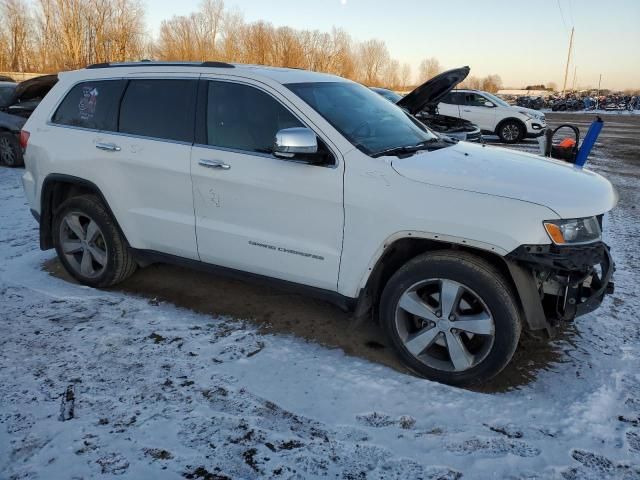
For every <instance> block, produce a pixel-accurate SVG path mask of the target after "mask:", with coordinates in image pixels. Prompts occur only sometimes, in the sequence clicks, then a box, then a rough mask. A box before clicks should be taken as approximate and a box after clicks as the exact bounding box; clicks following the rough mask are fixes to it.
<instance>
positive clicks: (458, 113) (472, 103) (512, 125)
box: [438, 90, 547, 143]
mask: <svg viewBox="0 0 640 480" xmlns="http://www.w3.org/2000/svg"><path fill="white" fill-rule="evenodd" d="M440 102H441V103H440V104H439V105H438V111H439V112H440V113H441V114H442V115H449V116H452V117H460V118H463V119H465V120H469V121H470V122H473V123H475V124H476V125H478V126H479V127H480V129H481V130H482V132H483V133H487V134H495V135H498V137H500V140H502V141H503V142H505V143H517V142H520V141H521V140H522V139H523V138H525V137H537V136H540V135H542V134H543V133H544V129H545V128H546V127H547V123H546V120H545V117H544V114H543V113H541V112H538V111H537V110H532V109H531V108H524V107H516V106H513V105H509V104H508V103H507V102H505V101H504V100H502V99H501V98H499V97H496V96H495V95H492V94H491V93H488V92H480V91H478V90H454V91H452V92H449V93H448V94H447V95H446V96H445V97H444V98H443V99H442V100H441V101H440Z"/></svg>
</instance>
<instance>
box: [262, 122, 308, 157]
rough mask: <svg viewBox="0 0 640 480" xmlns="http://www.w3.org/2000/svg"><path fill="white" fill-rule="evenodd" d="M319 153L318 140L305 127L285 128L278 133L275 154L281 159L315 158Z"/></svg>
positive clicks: (274, 144) (275, 141)
mask: <svg viewBox="0 0 640 480" xmlns="http://www.w3.org/2000/svg"><path fill="white" fill-rule="evenodd" d="M316 153H318V138H317V137H316V134H315V133H313V131H312V130H310V129H308V128H304V127H295V128H284V129H282V130H280V131H279V132H278V133H276V138H275V139H274V141H273V154H274V155H275V156H276V157H280V158H294V157H296V156H302V157H307V156H313V155H314V154H316Z"/></svg>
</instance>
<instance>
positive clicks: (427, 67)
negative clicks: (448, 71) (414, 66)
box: [418, 57, 442, 83]
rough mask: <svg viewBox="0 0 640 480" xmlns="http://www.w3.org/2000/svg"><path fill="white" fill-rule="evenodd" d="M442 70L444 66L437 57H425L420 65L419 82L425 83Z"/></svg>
mask: <svg viewBox="0 0 640 480" xmlns="http://www.w3.org/2000/svg"><path fill="white" fill-rule="evenodd" d="M440 72H442V67H441V66H440V62H439V61H438V59H437V58H434V57H431V58H425V59H424V60H422V62H420V66H419V67H418V83H424V82H426V81H427V80H429V79H430V78H433V77H435V76H436V75H437V74H439V73H440Z"/></svg>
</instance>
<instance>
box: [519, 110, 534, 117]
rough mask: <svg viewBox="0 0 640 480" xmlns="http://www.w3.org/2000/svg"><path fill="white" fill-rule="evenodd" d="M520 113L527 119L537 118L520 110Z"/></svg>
mask: <svg viewBox="0 0 640 480" xmlns="http://www.w3.org/2000/svg"><path fill="white" fill-rule="evenodd" d="M518 113H520V114H522V115H524V116H525V117H527V118H529V119H531V118H536V117H535V115H531V114H530V113H529V112H525V111H524V110H518Z"/></svg>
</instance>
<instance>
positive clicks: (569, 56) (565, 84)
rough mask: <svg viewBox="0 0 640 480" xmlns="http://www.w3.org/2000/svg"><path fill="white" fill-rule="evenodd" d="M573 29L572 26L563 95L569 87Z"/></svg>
mask: <svg viewBox="0 0 640 480" xmlns="http://www.w3.org/2000/svg"><path fill="white" fill-rule="evenodd" d="M573 30H574V27H571V38H570V39H569V53H568V54H567V64H566V66H565V67H564V83H563V84H562V96H563V97H564V91H565V90H566V89H567V76H568V75H569V62H570V61H571V48H572V47H573Z"/></svg>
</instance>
